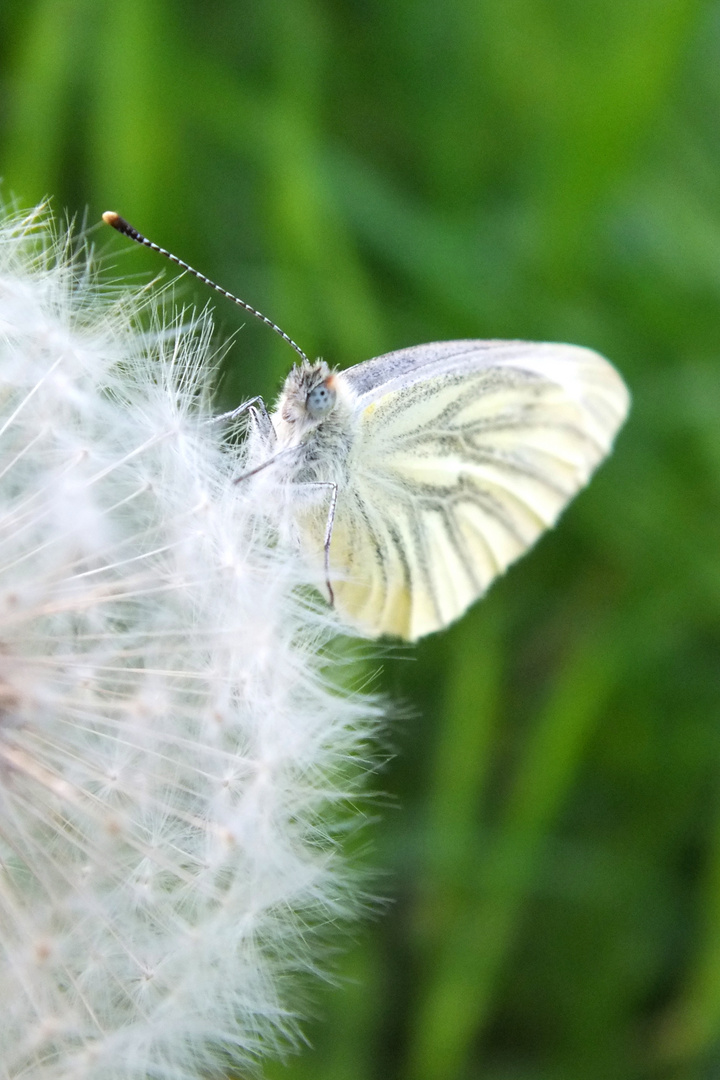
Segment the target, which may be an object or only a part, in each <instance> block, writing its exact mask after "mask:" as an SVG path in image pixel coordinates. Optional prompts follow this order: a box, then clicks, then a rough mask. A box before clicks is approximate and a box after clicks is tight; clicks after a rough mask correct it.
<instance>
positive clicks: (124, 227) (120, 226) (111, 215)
mask: <svg viewBox="0 0 720 1080" xmlns="http://www.w3.org/2000/svg"><path fill="white" fill-rule="evenodd" d="M103 221H104V222H105V223H106V224H107V225H112V227H113V229H117V231H118V232H119V233H122V234H123V236H129V237H130V239H131V240H135V242H136V243H138V244H144V245H145V247H149V248H150V249H151V250H152V251H157V252H158V254H159V255H164V256H165V258H166V259H169V260H170V262H174V263H175V264H176V266H179V267H180V269H181V270H187V272H188V273H189V274H192V275H193V276H194V277H196V278H198V279H199V280H200V281H202V282H203V283H204V284H205V285H209V286H210V288H211V289H214V290H215V292H219V293H221V294H222V296H226V297H227V298H228V300H232V301H233V303H235V304H237V305H238V307H241V308H244V309H245V311H249V312H250V314H251V315H254V316H255V318H256V319H259V320H260V322H264V323H265V325H266V326H269V327H270V329H271V330H274V331H275V333H276V334H279V335H280V337H281V338H282V339H283V341H287V343H288V345H291V346H292V347H293V349H294V350H295V352H296V353H297V354H298V356H299V357H301V359H302V360H303V361H304V362H305V363H306V364H309V363H310V361H309V360H308V358H307V356H306V355H305V353H304V352H303V351H302V349H301V348H300V346H299V345H296V344H295V342H294V341H293V339H292V338H291V337H289V336H288V335H287V334H286V333H285V331H284V330H281V329H280V327H279V326H278V325H277V324H276V323H274V322H273V321H272V319H268V317H267V315H263V313H262V312H261V311H258V310H257V308H254V307H252V306H251V305H250V304H246V303H245V301H244V300H241V299H240V298H239V297H238V296H234V295H233V294H232V293H231V292H228V291H227V289H223V288H222V286H221V285H216V284H215V282H214V281H211V280H210V278H209V277H205V275H204V274H201V273H200V271H199V270H195V269H194V267H192V266H190V265H189V263H186V262H183V260H182V259H178V257H177V255H173V253H172V252H171V251H166V250H165V248H162V247H160V245H159V244H155V243H153V241H152V240H148V238H147V236H143V234H142V233H141V232H138V231H137V229H134V228H133V226H132V225H131V224H130V223H129V222H127V221H126V220H125V218H121V217H120V215H119V214H116V213H115V211H114V210H106V211H105V213H104V214H103Z"/></svg>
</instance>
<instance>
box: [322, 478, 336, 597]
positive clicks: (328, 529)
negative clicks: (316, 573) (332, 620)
mask: <svg viewBox="0 0 720 1080" xmlns="http://www.w3.org/2000/svg"><path fill="white" fill-rule="evenodd" d="M329 486H330V487H331V488H332V493H331V495H330V508H329V510H328V517H327V525H326V526H325V543H324V545H323V547H324V551H325V584H326V585H327V591H328V596H329V598H330V607H334V606H335V593H334V592H333V587H332V585H331V584H330V541H331V540H332V534H333V526H334V524H335V507H336V506H337V497H338V486H337V484H330V485H329Z"/></svg>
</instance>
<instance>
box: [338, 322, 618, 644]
mask: <svg viewBox="0 0 720 1080" xmlns="http://www.w3.org/2000/svg"><path fill="white" fill-rule="evenodd" d="M337 378H338V379H339V380H340V381H341V383H342V386H343V390H344V392H345V394H346V395H348V396H349V397H350V398H351V400H352V401H353V402H354V409H355V413H354V415H355V424H356V436H355V438H354V441H353V449H352V451H351V456H350V459H349V462H348V472H349V477H350V480H349V483H348V484H347V486H346V487H345V488H343V489H342V490H341V491H340V493H339V497H338V503H337V512H336V516H335V522H334V526H333V533H332V540H331V545H330V572H331V581H332V584H333V589H334V593H335V603H336V606H337V608H338V610H339V611H340V613H341V615H342V616H343V617H344V618H345V619H346V620H347V621H348V622H350V623H351V624H353V625H355V626H356V627H358V628H359V629H360V630H361V631H362V632H364V633H365V634H367V635H368V636H371V637H376V636H380V635H382V634H391V635H395V636H398V637H402V638H406V639H408V640H415V639H417V638H419V637H422V636H423V635H425V634H428V633H431V632H432V631H434V630H438V629H440V628H441V627H443V626H446V625H447V624H448V623H450V622H452V621H453V620H454V619H456V618H457V617H458V616H459V615H461V614H462V612H463V611H465V609H466V608H467V607H468V606H469V605H470V604H471V603H473V601H474V600H475V599H477V597H479V596H481V595H482V594H483V593H484V592H485V590H486V589H487V588H488V586H489V585H490V583H491V582H492V581H493V579H494V578H495V577H497V575H498V574H501V573H502V572H503V571H504V570H505V569H506V567H507V566H509V564H510V563H512V562H514V560H515V559H517V558H518V557H519V556H520V555H522V553H523V552H524V551H526V550H527V549H528V548H529V547H530V546H531V545H532V544H533V543H534V542H535V540H537V538H538V537H539V536H540V535H541V533H543V532H544V531H545V529H547V528H549V527H550V526H551V525H553V524H554V523H555V521H556V520H557V518H558V516H559V514H560V513H561V511H562V510H563V508H564V507H565V506H566V505H567V503H568V502H569V500H570V499H571V498H572V497H573V495H574V494H575V493H576V492H577V491H578V490H579V489H580V488H582V487H583V486H584V485H585V484H586V483H587V481H588V480H589V478H590V476H591V474H592V472H593V470H594V469H595V467H596V466H597V465H598V464H599V463H600V462H601V461H602V459H603V458H604V457H605V456H606V454H607V453H608V452H609V450H610V447H611V445H612V441H613V438H614V436H615V434H616V432H617V430H618V428H619V427H620V425H621V424H622V422H623V420H624V418H625V416H626V414H627V410H628V405H629V396H628V392H627V390H626V388H625V385H624V383H623V382H622V379H621V378H620V376H619V375H618V374H617V372H616V371H615V370H614V368H613V367H612V366H611V365H610V364H609V363H608V362H607V361H606V360H605V359H604V358H603V357H601V356H600V355H598V354H597V353H595V352H592V351H590V350H588V349H583V348H579V347H576V346H571V345H549V344H540V345H538V344H530V343H526V342H499V341H454V342H439V343H436V344H430V345H421V346H417V347H415V348H411V349H403V350H401V351H399V352H395V353H390V354H388V355H387V356H381V357H377V358H376V359H374V360H369V361H367V362H366V363H364V364H358V365H357V366H356V367H354V368H350V369H349V370H347V371H345V372H342V373H341V374H340V375H338V376H337Z"/></svg>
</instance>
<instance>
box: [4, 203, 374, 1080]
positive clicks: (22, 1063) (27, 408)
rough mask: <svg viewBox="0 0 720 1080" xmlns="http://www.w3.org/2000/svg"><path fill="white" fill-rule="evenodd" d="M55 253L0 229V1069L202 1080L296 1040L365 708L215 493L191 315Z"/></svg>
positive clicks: (264, 556)
mask: <svg viewBox="0 0 720 1080" xmlns="http://www.w3.org/2000/svg"><path fill="white" fill-rule="evenodd" d="M66 247H67V241H66V242H65V244H63V243H58V242H57V241H54V240H53V239H52V236H51V235H50V233H49V231H48V224H47V221H45V220H44V219H43V216H42V215H39V216H38V215H31V216H30V217H28V218H25V219H21V218H17V217H16V218H14V219H6V220H5V222H4V223H3V224H2V227H1V229H0V379H1V382H0V1001H1V1002H2V1022H1V1023H0V1076H2V1077H3V1078H4V1080H8V1078H14V1080H15V1078H20V1077H27V1078H29V1077H32V1078H33V1080H45V1078H48V1080H50V1078H52V1080H70V1078H72V1080H101V1078H102V1080H120V1078H122V1080H145V1078H147V1077H152V1078H153V1080H178V1078H188V1080H189V1078H193V1080H195V1078H196V1077H198V1076H199V1075H218V1074H222V1073H223V1071H224V1070H226V1069H227V1068H228V1066H229V1065H233V1066H234V1067H236V1068H237V1067H241V1068H242V1067H244V1066H247V1065H249V1064H250V1063H251V1062H252V1061H254V1060H256V1059H257V1058H258V1057H259V1056H261V1055H263V1054H264V1053H266V1052H268V1051H271V1050H272V1049H274V1048H277V1046H278V1044H279V1043H282V1042H283V1041H286V1040H288V1039H290V1040H292V1039H293V1037H294V1035H295V1031H296V1015H295V1013H296V1009H295V1007H294V1002H293V1001H292V999H289V998H288V990H287V989H285V990H283V991H281V986H285V984H286V982H287V979H286V976H287V975H288V973H289V972H290V971H291V970H296V969H305V970H308V969H312V968H314V966H315V962H316V958H315V956H314V954H313V946H312V945H308V928H312V927H313V926H316V927H317V926H318V924H320V923H323V922H325V923H327V922H332V921H335V920H336V919H337V918H339V917H342V916H345V915H346V914H347V913H348V910H349V909H351V908H352V903H353V902H352V898H351V895H350V894H351V892H352V890H351V889H349V888H348V887H347V884H346V871H345V870H344V869H343V863H342V859H341V858H339V856H338V853H337V852H336V850H335V844H334V842H333V840H332V827H333V820H334V818H335V816H336V813H337V811H336V809H335V808H334V804H336V803H338V802H339V800H341V799H342V798H344V797H345V796H346V795H347V793H348V792H347V790H345V789H344V788H343V784H350V781H349V780H348V779H347V773H348V772H349V771H352V770H354V771H355V772H357V762H358V758H359V755H360V754H361V752H362V750H361V748H362V747H363V745H365V744H366V742H367V739H368V738H369V736H370V735H371V733H372V730H373V726H374V724H375V722H376V717H375V716H374V710H373V707H372V705H371V704H370V703H369V702H368V700H367V699H362V698H359V697H357V696H348V695H343V694H341V693H339V692H337V691H333V690H332V689H331V687H330V686H329V685H328V682H327V679H326V677H325V675H326V673H325V672H324V671H323V669H322V665H321V662H320V661H319V659H318V655H319V652H320V651H321V649H322V647H323V645H324V644H325V643H326V642H327V641H328V639H329V636H330V635H331V625H330V622H329V620H328V619H327V618H326V617H325V616H323V615H322V614H320V613H318V612H317V611H316V610H314V609H312V607H309V606H308V605H307V604H306V603H303V601H302V599H300V598H298V595H297V588H296V587H297V585H298V584H299V583H300V584H302V573H303V570H302V567H301V566H299V565H298V563H297V561H296V560H295V559H294V558H293V557H292V553H288V552H286V551H284V550H283V549H282V548H281V547H280V546H279V545H277V544H275V545H273V544H272V543H268V537H267V536H266V535H265V528H264V526H263V524H262V515H261V514H259V513H257V512H256V511H257V508H256V507H255V506H253V501H252V500H253V498H256V497H257V496H256V495H254V494H253V490H254V489H252V488H251V486H250V485H246V486H245V487H244V486H243V485H233V484H232V483H231V481H232V478H233V477H234V476H237V475H238V473H239V472H240V471H241V468H242V465H241V460H240V459H241V453H242V451H241V450H237V449H234V446H233V443H232V441H231V440H229V439H228V432H227V429H226V428H223V425H222V424H217V423H213V422H211V417H210V413H209V410H208V406H207V394H206V391H205V382H206V369H207V366H208V334H209V326H208V324H207V321H202V320H201V321H199V322H195V324H194V325H193V327H192V328H191V329H190V330H186V329H184V328H182V327H180V326H176V327H175V328H174V330H173V329H172V328H170V329H167V328H166V329H165V330H164V331H162V332H161V331H159V330H158V331H157V332H155V333H153V334H152V335H149V334H147V333H145V334H144V333H142V332H141V331H139V330H138V329H137V323H136V310H135V308H136V307H137V304H138V302H140V303H147V300H142V299H141V300H140V301H138V298H137V297H136V298H135V299H132V298H130V299H129V300H128V298H127V297H125V298H124V299H123V298H122V297H118V296H116V297H115V299H112V298H108V297H105V298H103V297H102V296H101V295H100V294H99V292H98V290H97V288H96V287H95V286H93V284H92V281H91V280H90V275H89V274H88V271H87V265H86V262H84V261H83V259H80V260H79V261H78V260H77V259H73V258H71V257H70V256H69V255H68V253H67V250H66ZM262 490H266V489H262ZM348 762H351V763H352V762H354V765H352V770H348V769H347V768H345V766H346V764H347V763H348ZM312 940H313V939H312V936H310V941H312ZM290 985H291V986H292V983H291V984H290Z"/></svg>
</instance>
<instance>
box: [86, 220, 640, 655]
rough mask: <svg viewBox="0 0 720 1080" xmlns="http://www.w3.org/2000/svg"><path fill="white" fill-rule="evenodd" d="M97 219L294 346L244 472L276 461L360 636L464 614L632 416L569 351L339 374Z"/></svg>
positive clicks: (435, 354)
mask: <svg viewBox="0 0 720 1080" xmlns="http://www.w3.org/2000/svg"><path fill="white" fill-rule="evenodd" d="M103 218H104V220H105V221H106V222H107V223H108V224H109V225H112V227H113V228H115V229H117V230H118V231H119V232H121V233H123V234H124V235H126V236H129V237H130V238H131V239H133V240H135V241H136V242H137V243H140V244H144V245H145V246H146V247H149V248H152V249H153V250H154V251H157V252H159V253H160V254H162V255H165V256H166V257H167V258H169V259H171V260H172V261H173V262H174V263H176V264H177V265H178V266H180V267H181V268H182V269H183V270H186V271H189V272H190V273H192V274H194V275H195V276H196V277H198V278H200V280H201V281H203V282H205V283H206V284H207V285H209V286H210V287H211V288H213V289H216V290H217V291H218V292H220V293H222V294H223V295H224V296H226V297H228V298H229V299H231V300H233V301H234V302H235V303H236V304H239V305H240V307H242V308H244V309H245V310H246V311H249V312H250V313H251V314H252V315H255V316H256V317H257V318H259V319H260V320H261V321H262V322H264V323H265V324H266V325H268V326H270V327H271V328H272V329H273V330H274V331H275V332H276V333H278V334H279V335H280V336H281V337H282V338H283V339H284V340H285V341H286V342H288V344H290V345H291V346H292V347H293V349H295V351H296V352H297V353H298V355H299V356H300V363H299V364H296V365H295V367H294V368H293V369H292V370H291V371H290V373H289V375H288V376H287V378H286V380H285V384H284V386H283V389H282V392H281V394H280V397H279V399H278V402H277V406H276V408H275V409H274V411H273V412H272V414H268V412H267V409H266V408H265V405H264V403H263V402H262V400H261V399H259V398H255V399H253V401H251V402H248V403H246V405H245V406H241V409H242V408H248V410H249V412H250V416H251V420H252V423H251V426H250V432H249V446H248V460H249V461H250V462H251V463H257V464H254V465H253V467H252V468H250V469H249V470H248V471H247V472H246V473H245V474H244V475H243V476H242V477H240V478H238V479H239V480H243V479H249V478H250V477H252V476H253V475H255V474H257V473H258V472H260V471H263V470H265V469H268V470H270V469H271V470H272V474H273V475H274V478H275V479H276V480H277V481H278V482H279V484H280V487H281V490H282V492H283V497H282V499H280V500H279V503H281V507H280V510H281V513H282V514H286V513H287V514H288V515H289V517H290V520H291V524H292V526H293V528H294V531H295V532H296V534H297V537H298V539H299V541H300V545H301V547H302V548H303V550H304V551H305V552H306V553H307V554H308V555H309V557H310V559H311V560H312V561H315V562H316V563H318V564H319V566H321V568H322V572H323V573H324V577H325V584H326V587H327V592H328V599H329V600H330V602H331V603H332V604H333V605H334V607H335V608H336V609H337V611H338V613H339V615H340V616H341V618H342V619H343V620H344V621H345V622H346V623H347V624H349V625H350V626H352V627H353V628H354V629H355V630H357V631H358V632H359V633H361V634H364V635H365V636H367V637H372V638H374V637H381V636H383V635H390V636H394V637H398V638H404V639H405V640H408V641H415V640H417V639H418V638H421V637H424V636H425V635H426V634H430V633H432V632H433V631H435V630H440V629H441V628H442V627H444V626H447V625H448V624H449V623H452V622H453V621H454V620H455V619H457V618H459V617H460V615H462V613H463V612H464V611H465V610H466V609H467V608H468V607H469V606H470V604H472V603H474V601H475V600H477V599H478V598H479V597H480V596H482V595H483V593H484V592H485V591H486V590H487V589H488V587H489V586H490V584H491V583H492V582H493V581H494V579H495V578H496V577H497V576H498V575H499V574H502V573H503V572H504V571H505V570H506V569H507V567H508V566H509V565H510V564H511V563H513V562H514V561H515V560H516V559H518V558H519V557H520V556H521V555H522V554H523V553H524V552H525V551H527V550H528V548H530V547H532V545H533V544H534V543H535V541H536V540H537V539H538V537H539V536H540V535H541V534H542V533H543V532H545V530H546V529H549V528H550V527H551V526H552V525H554V524H555V522H556V521H557V519H558V517H559V515H560V514H561V512H562V510H563V509H564V508H565V506H567V504H568V502H569V501H570V500H571V499H572V497H573V496H574V495H575V494H577V492H578V491H579V490H580V489H581V488H583V487H584V486H585V485H586V484H587V482H588V480H589V479H590V477H591V475H592V473H593V471H594V470H595V468H596V467H597V466H598V465H599V464H600V462H601V461H602V460H603V459H604V458H605V457H606V456H607V454H608V453H609V452H610V449H611V447H612V443H613V440H614V438H615V435H616V434H617V432H618V430H619V429H620V427H621V425H622V423H623V421H624V420H625V417H626V416H627V412H628V409H629V405H630V396H629V393H628V390H627V388H626V386H625V384H624V382H623V380H622V379H621V377H620V375H619V374H618V373H617V371H616V370H615V369H614V368H613V366H612V365H611V364H610V363H609V362H608V361H607V360H606V359H605V358H604V357H602V356H600V355H599V353H596V352H593V351H592V350H591V349H586V348H582V347H580V346H576V345H553V344H534V343H531V342H523V341H440V342H434V343H432V344H429V345H416V346H413V347H412V348H409V349H400V350H399V351H397V352H391V353H387V354H386V355H384V356H378V357H376V358H375V359H374V360H367V361H365V362H364V363H361V364H357V365H355V366H354V367H351V368H348V369H347V370H345V371H335V370H333V369H331V368H330V367H329V366H328V365H327V364H326V363H325V362H324V361H322V360H318V361H317V362H315V363H312V362H311V361H310V360H309V359H308V357H307V356H306V355H305V353H304V352H303V351H302V349H301V348H300V347H299V346H298V345H297V344H296V343H295V342H294V341H293V340H292V339H291V338H290V337H288V335H287V334H286V333H285V332H284V331H283V330H281V329H280V327H279V326H277V325H276V324H275V323H273V322H272V320H270V319H268V318H267V317H266V316H265V315H262V314H261V313H260V312H259V311H257V310H256V309H255V308H253V307H252V306H251V305H250V304H247V303H246V302H245V301H244V300H240V299H239V298H238V297H236V296H234V295H233V294H232V293H229V292H227V290H225V289H223V288H221V287H220V286H219V285H216V284H215V282H213V281H211V280H210V279H209V278H207V277H205V275H204V274H201V273H199V272H198V271H197V270H194V269H193V267H191V266H189V265H188V264H187V263H186V262H183V260H182V259H179V258H178V257H177V256H176V255H173V254H171V253H170V252H169V251H166V250H165V248H161V247H159V246H158V245H157V244H155V243H154V242H153V241H151V240H148V239H147V238H146V237H145V236H143V235H142V233H139V232H138V231H137V230H136V229H135V228H133V226H131V225H129V224H128V222H127V221H125V220H124V219H123V218H121V217H120V216H119V215H118V214H116V213H115V212H114V211H108V212H107V213H105V214H103ZM238 411H239V410H236V413H237V412H238ZM233 415H235V413H234V414H233Z"/></svg>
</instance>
